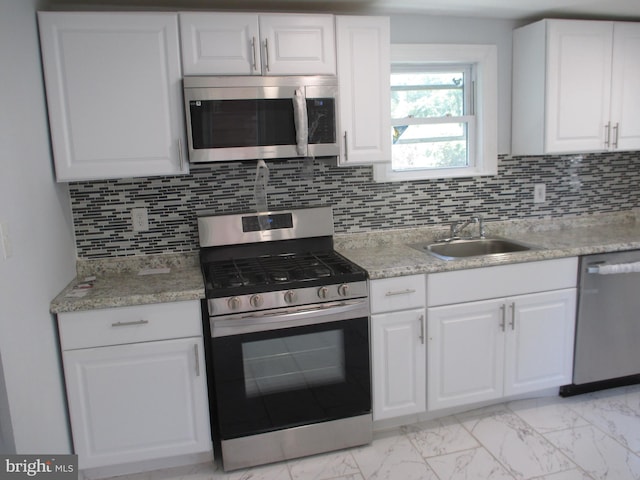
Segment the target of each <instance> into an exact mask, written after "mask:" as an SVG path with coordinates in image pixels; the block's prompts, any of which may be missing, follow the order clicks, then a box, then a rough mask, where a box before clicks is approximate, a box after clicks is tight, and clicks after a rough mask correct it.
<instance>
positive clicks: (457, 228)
mask: <svg viewBox="0 0 640 480" xmlns="http://www.w3.org/2000/svg"><path fill="white" fill-rule="evenodd" d="M474 223H476V224H477V225H478V236H479V237H480V238H484V237H485V232H484V222H483V220H482V217H481V216H480V215H473V216H472V217H471V218H468V219H467V220H465V221H464V222H462V223H458V222H453V223H452V224H451V232H450V237H451V239H454V238H460V232H462V230H464V229H465V228H467V227H468V226H469V225H471V224H474Z"/></svg>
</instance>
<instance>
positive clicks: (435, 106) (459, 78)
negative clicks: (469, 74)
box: [391, 71, 464, 118]
mask: <svg viewBox="0 0 640 480" xmlns="http://www.w3.org/2000/svg"><path fill="white" fill-rule="evenodd" d="M463 89H464V74H463V72H461V71H456V72H444V73H392V74H391V117H392V118H405V117H416V118H432V117H446V116H462V115H464V92H463Z"/></svg>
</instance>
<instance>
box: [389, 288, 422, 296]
mask: <svg viewBox="0 0 640 480" xmlns="http://www.w3.org/2000/svg"><path fill="white" fill-rule="evenodd" d="M410 293H416V291H415V290H414V289H413V288H407V289H406V290H397V291H395V292H387V293H385V294H384V296H385V297H393V296H394V295H407V294H410Z"/></svg>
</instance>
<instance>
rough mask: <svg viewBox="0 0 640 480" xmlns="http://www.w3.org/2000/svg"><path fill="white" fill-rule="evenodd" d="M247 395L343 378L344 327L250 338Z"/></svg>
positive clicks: (244, 348)
mask: <svg viewBox="0 0 640 480" xmlns="http://www.w3.org/2000/svg"><path fill="white" fill-rule="evenodd" d="M242 361H243V364H244V381H245V384H244V385H245V392H246V395H247V397H248V398H252V397H256V396H261V395H268V394H271V393H276V392H286V391H290V390H297V389H301V388H313V387H317V386H322V385H330V384H336V383H341V382H344V380H345V364H344V336H343V332H342V330H330V331H327V332H320V333H308V334H304V335H294V336H291V337H286V338H273V339H269V340H259V341H255V342H247V343H244V344H243V345H242Z"/></svg>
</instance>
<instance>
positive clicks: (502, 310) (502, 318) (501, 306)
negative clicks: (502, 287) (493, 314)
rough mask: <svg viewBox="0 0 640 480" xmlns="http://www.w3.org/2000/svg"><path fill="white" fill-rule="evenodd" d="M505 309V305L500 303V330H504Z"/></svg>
mask: <svg viewBox="0 0 640 480" xmlns="http://www.w3.org/2000/svg"><path fill="white" fill-rule="evenodd" d="M506 310H507V306H506V305H505V304H504V303H503V304H502V305H500V312H501V315H500V330H502V331H503V332H504V326H505V317H506Z"/></svg>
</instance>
